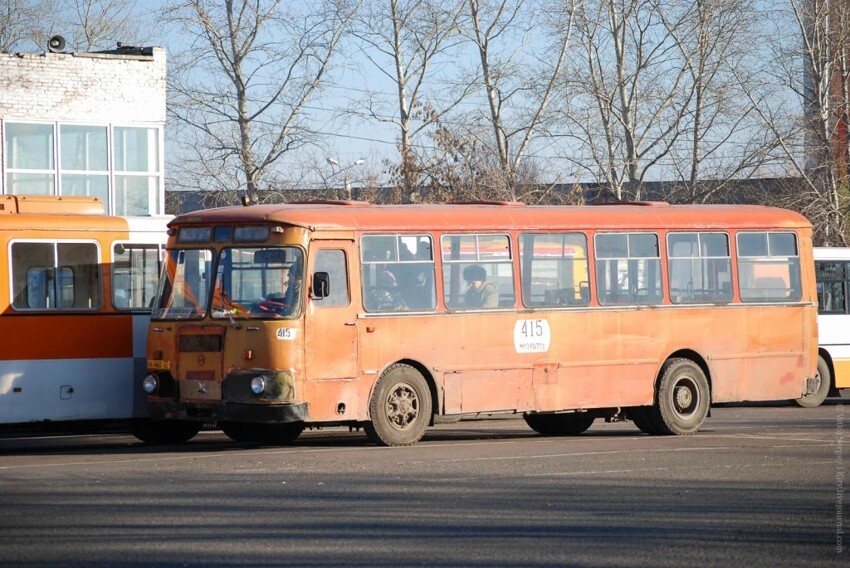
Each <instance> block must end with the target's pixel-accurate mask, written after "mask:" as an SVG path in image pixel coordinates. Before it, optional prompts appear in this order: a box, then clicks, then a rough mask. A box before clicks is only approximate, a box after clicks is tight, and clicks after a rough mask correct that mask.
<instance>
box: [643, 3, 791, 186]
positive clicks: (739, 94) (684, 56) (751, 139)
mask: <svg viewBox="0 0 850 568" xmlns="http://www.w3.org/2000/svg"><path fill="white" fill-rule="evenodd" d="M659 9H660V10H661V11H660V14H661V17H662V18H663V20H664V22H665V25H666V26H667V27H668V29H669V31H670V35H671V38H672V40H673V41H674V42H675V44H676V45H677V47H678V48H679V52H680V57H681V61H682V64H683V67H684V69H685V70H686V71H687V75H686V76H685V77H684V79H683V81H682V85H683V90H686V93H687V96H685V97H683V99H682V101H681V103H682V104H684V105H686V107H685V109H684V112H683V113H681V116H682V122H681V126H680V130H681V132H682V136H681V143H680V144H678V145H677V146H674V147H673V148H671V151H670V155H669V160H668V163H669V167H668V168H667V170H669V171H670V172H672V173H673V174H674V175H675V179H671V178H672V176H665V177H666V178H667V179H668V180H669V181H676V182H678V183H677V187H678V188H681V190H680V191H677V192H675V193H674V194H673V195H671V196H670V198H671V199H673V200H676V201H685V202H705V201H712V200H713V201H717V200H729V199H732V200H735V199H741V198H743V197H746V196H740V195H736V193H737V187H738V185H739V184H736V183H735V182H736V180H738V179H741V178H748V177H751V176H752V175H754V174H756V173H758V172H760V171H763V169H762V168H765V167H766V166H768V165H769V164H771V163H772V160H773V157H774V150H775V149H776V146H777V143H776V138H775V137H774V136H773V135H772V133H770V132H769V131H766V129H764V128H763V126H762V125H761V124H760V121H759V119H758V116H757V112H756V111H755V109H754V108H753V106H752V104H751V103H750V101H749V100H748V99H747V97H746V96H745V95H744V92H743V91H742V87H741V85H740V84H739V79H743V80H744V81H745V82H747V83H750V84H752V83H753V82H755V81H761V80H763V78H761V77H758V75H757V74H756V73H754V71H756V69H757V68H758V66H757V65H755V64H754V61H753V60H752V59H753V56H752V54H753V52H754V49H753V44H756V43H760V40H759V37H761V35H760V28H761V22H760V21H759V10H758V9H757V7H756V6H755V4H754V2H753V0H701V1H700V2H696V3H694V2H690V1H688V0H686V1H683V2H677V1H666V2H664V3H663V4H659Z"/></svg>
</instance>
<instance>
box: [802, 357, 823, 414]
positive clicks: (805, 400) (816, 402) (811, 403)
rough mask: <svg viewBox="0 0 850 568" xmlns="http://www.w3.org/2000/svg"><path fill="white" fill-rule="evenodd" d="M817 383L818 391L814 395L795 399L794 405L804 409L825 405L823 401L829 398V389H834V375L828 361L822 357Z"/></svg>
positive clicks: (816, 378)
mask: <svg viewBox="0 0 850 568" xmlns="http://www.w3.org/2000/svg"><path fill="white" fill-rule="evenodd" d="M815 381H816V382H817V390H815V392H813V393H812V394H807V395H805V396H801V397H800V398H798V399H795V400H794V404H796V405H797V406H801V407H803V408H814V407H816V406H820V405H821V404H823V401H824V400H826V397H827V396H829V389H830V388H831V387H832V373H830V372H829V364H827V362H826V359H824V358H823V357H821V356H820V355H818V370H817V373H815Z"/></svg>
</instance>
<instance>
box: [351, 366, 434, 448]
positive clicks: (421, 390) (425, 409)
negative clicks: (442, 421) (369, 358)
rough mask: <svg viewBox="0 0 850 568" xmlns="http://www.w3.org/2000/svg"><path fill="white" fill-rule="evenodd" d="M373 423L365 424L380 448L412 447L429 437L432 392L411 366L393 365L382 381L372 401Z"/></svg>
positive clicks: (370, 407) (370, 437)
mask: <svg viewBox="0 0 850 568" xmlns="http://www.w3.org/2000/svg"><path fill="white" fill-rule="evenodd" d="M369 414H370V415H371V417H372V421H371V422H367V423H366V424H364V425H363V429H364V430H366V435H367V436H369V439H370V440H372V441H373V442H374V443H376V444H378V445H379V446H409V445H411V444H415V443H416V442H418V441H419V440H420V438H422V436H423V435H424V434H425V429H426V428H427V427H428V423H429V422H430V421H431V392H430V390H429V389H428V384H427V383H426V382H425V379H424V377H422V375H421V374H420V373H419V372H418V371H417V370H416V369H414V368H413V367H411V366H410V365H405V364H403V363H397V364H395V365H392V366H391V367H390V368H389V369H387V371H386V372H385V373H384V374H383V375H382V376H381V378H380V379H378V384H377V385H376V386H375V392H374V394H373V395H372V400H371V401H370V402H369Z"/></svg>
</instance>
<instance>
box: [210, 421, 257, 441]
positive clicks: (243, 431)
mask: <svg viewBox="0 0 850 568" xmlns="http://www.w3.org/2000/svg"><path fill="white" fill-rule="evenodd" d="M218 427H219V428H221V431H222V432H224V435H225V436H227V437H228V438H230V439H231V440H233V441H234V442H256V441H257V440H256V437H255V436H254V433H253V432H251V429H250V427H249V424H247V423H245V422H219V423H218Z"/></svg>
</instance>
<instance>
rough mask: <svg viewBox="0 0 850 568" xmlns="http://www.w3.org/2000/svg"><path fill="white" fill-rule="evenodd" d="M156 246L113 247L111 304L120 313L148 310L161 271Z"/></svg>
mask: <svg viewBox="0 0 850 568" xmlns="http://www.w3.org/2000/svg"><path fill="white" fill-rule="evenodd" d="M159 259H160V249H159V246H158V245H155V244H131V243H116V244H115V245H113V248H112V305H113V306H114V307H115V308H117V309H120V310H149V309H150V308H151V304H152V302H153V300H154V295H155V294H156V286H157V282H158V280H159V272H160V267H161V263H160V260H159Z"/></svg>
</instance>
